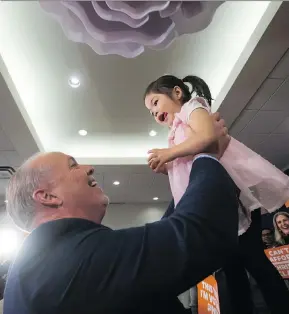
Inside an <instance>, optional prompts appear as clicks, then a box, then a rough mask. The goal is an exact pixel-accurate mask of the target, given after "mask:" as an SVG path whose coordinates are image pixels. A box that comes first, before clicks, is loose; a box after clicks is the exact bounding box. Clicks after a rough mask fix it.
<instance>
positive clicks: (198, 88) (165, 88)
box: [144, 75, 212, 106]
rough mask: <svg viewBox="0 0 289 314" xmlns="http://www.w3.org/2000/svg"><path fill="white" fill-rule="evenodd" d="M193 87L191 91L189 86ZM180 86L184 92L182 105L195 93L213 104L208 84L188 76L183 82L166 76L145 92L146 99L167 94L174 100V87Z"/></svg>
mask: <svg viewBox="0 0 289 314" xmlns="http://www.w3.org/2000/svg"><path fill="white" fill-rule="evenodd" d="M185 83H188V84H189V85H191V89H190V88H189V86H188V85H186V84H185ZM176 86H178V87H179V88H180V89H181V90H182V92H183V98H182V104H184V103H186V102H188V101H189V100H190V99H191V97H192V94H193V93H195V94H196V95H197V96H199V97H203V98H205V99H206V100H207V102H208V104H209V105H210V106H211V104H212V96H211V92H210V89H209V87H208V85H207V84H206V82H205V81H204V80H202V79H201V78H199V77H197V76H193V75H188V76H186V77H185V78H183V79H182V80H181V79H179V78H177V77H176V76H173V75H164V76H161V77H160V78H158V79H157V80H156V81H153V82H151V83H150V84H149V86H148V87H147V89H146V91H145V95H144V96H145V97H146V96H147V95H148V94H150V93H156V94H165V95H167V96H169V97H170V98H172V92H173V89H174V87H176Z"/></svg>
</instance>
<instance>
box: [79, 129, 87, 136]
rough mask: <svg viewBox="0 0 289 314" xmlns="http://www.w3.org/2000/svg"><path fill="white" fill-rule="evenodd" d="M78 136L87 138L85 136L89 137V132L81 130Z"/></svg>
mask: <svg viewBox="0 0 289 314" xmlns="http://www.w3.org/2000/svg"><path fill="white" fill-rule="evenodd" d="M78 134H79V135H81V136H85V135H87V131H86V130H79V131H78Z"/></svg>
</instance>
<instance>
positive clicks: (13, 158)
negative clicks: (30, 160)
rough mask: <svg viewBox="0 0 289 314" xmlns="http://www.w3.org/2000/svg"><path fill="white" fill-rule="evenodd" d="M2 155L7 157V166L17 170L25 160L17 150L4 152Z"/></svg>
mask: <svg viewBox="0 0 289 314" xmlns="http://www.w3.org/2000/svg"><path fill="white" fill-rule="evenodd" d="M1 154H2V155H3V156H5V158H6V160H7V166H10V167H14V168H17V167H19V166H20V165H21V164H22V162H23V159H21V158H20V156H19V154H18V153H17V152H16V151H15V150H9V151H3V152H1Z"/></svg>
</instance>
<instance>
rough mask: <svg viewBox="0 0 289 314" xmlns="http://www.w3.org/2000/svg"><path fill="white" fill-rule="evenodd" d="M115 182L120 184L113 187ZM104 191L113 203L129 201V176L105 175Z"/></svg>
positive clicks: (119, 174)
mask: <svg viewBox="0 0 289 314" xmlns="http://www.w3.org/2000/svg"><path fill="white" fill-rule="evenodd" d="M114 181H119V182H120V184H119V185H113V182H114ZM103 189H104V191H105V193H106V194H107V195H108V196H109V198H110V201H111V202H112V203H125V202H126V201H127V194H128V193H130V188H129V174H125V173H114V174H104V185H103Z"/></svg>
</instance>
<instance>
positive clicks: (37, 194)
mask: <svg viewBox="0 0 289 314" xmlns="http://www.w3.org/2000/svg"><path fill="white" fill-rule="evenodd" d="M32 197H33V199H34V201H35V202H37V203H40V204H42V205H43V206H47V207H59V206H61V205H62V203H63V201H62V200H61V199H60V198H58V197H57V196H56V195H54V194H52V193H51V192H48V191H46V190H43V189H38V190H36V191H34V192H33V195H32Z"/></svg>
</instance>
